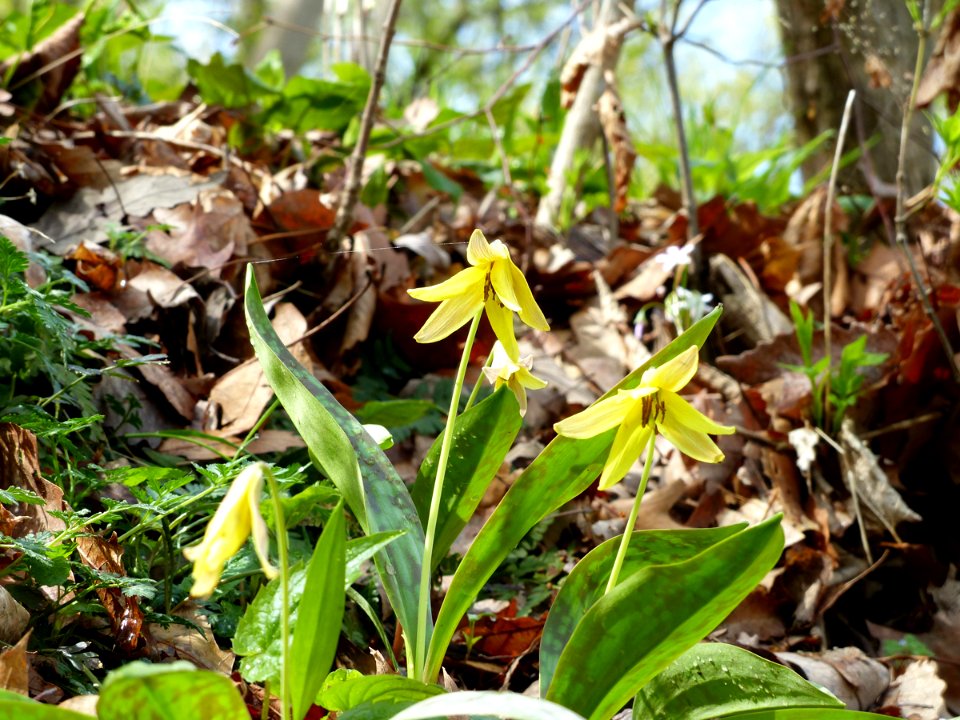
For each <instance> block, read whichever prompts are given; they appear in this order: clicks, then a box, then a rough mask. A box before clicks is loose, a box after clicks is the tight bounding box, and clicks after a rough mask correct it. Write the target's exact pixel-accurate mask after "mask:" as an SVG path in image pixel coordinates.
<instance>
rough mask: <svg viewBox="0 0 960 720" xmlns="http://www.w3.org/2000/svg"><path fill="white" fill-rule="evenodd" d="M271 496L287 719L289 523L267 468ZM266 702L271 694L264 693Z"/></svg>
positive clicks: (282, 691) (282, 712)
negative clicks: (277, 569)
mask: <svg viewBox="0 0 960 720" xmlns="http://www.w3.org/2000/svg"><path fill="white" fill-rule="evenodd" d="M264 474H265V475H266V476H267V484H268V485H269V487H270V497H271V498H273V517H274V522H275V523H276V531H277V554H278V555H279V558H278V562H279V565H280V720H287V717H288V714H287V710H288V709H289V708H290V563H289V558H288V557H287V523H286V521H285V520H284V519H283V503H282V502H281V498H280V486H279V485H278V484H277V479H276V478H275V477H274V476H273V472H271V471H270V470H269V469H266V468H265V472H264ZM264 702H269V696H267V695H266V694H264Z"/></svg>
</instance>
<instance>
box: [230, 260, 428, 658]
mask: <svg viewBox="0 0 960 720" xmlns="http://www.w3.org/2000/svg"><path fill="white" fill-rule="evenodd" d="M244 307H245V310H246V316H247V325H248V326H249V328H250V339H251V342H252V343H253V346H254V349H255V350H256V354H257V358H258V359H259V360H260V363H261V365H262V367H263V371H264V374H265V375H266V377H267V381H268V382H269V383H270V386H271V387H272V388H273V390H274V392H275V393H276V394H277V398H278V399H279V400H280V402H281V403H282V404H283V406H284V408H285V409H286V411H287V414H288V415H289V416H290V419H291V421H292V422H293V424H294V426H295V427H296V428H297V431H298V432H299V433H300V435H301V437H303V440H304V442H305V443H306V444H307V448H308V449H309V451H310V453H311V458H312V459H313V461H314V462H315V463H316V464H317V466H318V467H319V468H320V469H321V470H322V471H323V472H324V474H326V475H327V477H329V478H330V479H331V481H332V482H333V484H334V485H336V487H337V489H338V490H339V491H340V493H341V494H342V495H343V497H344V499H345V500H346V502H347V505H348V506H349V508H350V511H351V512H352V513H353V515H354V517H356V518H357V520H358V521H359V523H360V526H361V527H362V528H363V530H364V532H365V533H366V534H368V535H371V534H374V533H379V532H403V533H404V534H403V535H402V536H400V537H398V538H396V539H395V540H394V541H393V542H391V543H390V544H389V545H388V546H387V547H386V548H385V549H384V550H383V552H381V553H378V555H377V557H376V563H377V570H378V572H379V574H380V579H381V580H382V582H383V585H384V590H385V591H386V594H387V597H388V598H389V599H390V604H391V606H392V607H393V610H394V612H395V613H396V614H397V618H398V619H399V621H400V624H401V625H402V627H403V628H404V634H405V636H406V640H407V648H408V653H409V652H410V649H412V648H415V647H417V637H416V633H417V602H418V598H419V596H420V566H421V563H422V558H423V529H422V526H421V524H420V519H419V518H418V517H417V511H416V508H415V507H414V505H413V501H412V500H411V499H410V493H409V492H408V491H407V487H406V485H404V483H403V480H402V479H401V478H400V476H399V475H398V474H397V471H396V469H395V468H394V467H393V465H392V464H391V462H390V461H389V460H388V459H387V457H386V455H384V454H383V451H382V450H381V449H380V447H379V446H378V445H377V444H376V443H375V442H374V441H373V440H372V439H371V438H370V437H369V435H367V433H366V432H365V431H364V429H363V426H362V425H361V424H360V423H359V422H358V421H357V419H356V418H355V417H353V415H351V414H350V413H349V412H347V410H346V409H345V408H344V407H343V406H342V405H340V403H339V402H337V400H336V398H334V397H333V395H332V394H331V393H330V391H329V390H327V389H326V388H325V387H324V386H323V384H322V383H321V382H320V381H318V380H317V379H316V378H315V377H314V376H313V375H312V374H310V373H309V372H307V370H306V369H305V368H304V367H303V366H302V365H300V363H298V362H297V360H296V359H295V358H294V357H293V355H291V354H290V351H289V350H288V349H287V348H286V347H285V346H284V344H283V343H282V342H281V340H280V338H279V337H277V334H276V332H274V330H273V327H272V326H271V325H270V321H269V319H268V318H267V314H266V312H265V311H264V309H263V302H262V301H261V299H260V292H259V290H258V289H257V283H256V278H255V276H254V273H253V266H252V265H250V266H248V267H247V278H246V285H245V297H244ZM358 459H359V462H358ZM361 468H362V473H361ZM426 632H427V633H428V634H429V633H430V632H431V628H430V627H429V626H428V628H427V630H426ZM415 665H416V663H414V664H413V665H411V667H412V666H415Z"/></svg>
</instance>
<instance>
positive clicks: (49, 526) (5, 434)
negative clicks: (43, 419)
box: [0, 423, 69, 537]
mask: <svg viewBox="0 0 960 720" xmlns="http://www.w3.org/2000/svg"><path fill="white" fill-rule="evenodd" d="M11 487H18V488H22V489H24V490H29V491H31V492H33V493H35V494H37V495H39V496H40V497H41V498H43V504H42V505H31V504H27V503H20V504H19V505H17V506H16V508H15V509H14V511H13V514H12V517H8V516H5V517H4V521H3V523H2V528H3V533H4V534H5V535H10V536H12V537H23V536H24V535H27V534H29V533H40V532H43V531H44V530H51V531H53V532H57V531H59V530H63V529H64V528H65V527H66V524H65V523H64V522H63V520H61V519H59V518H57V517H54V516H53V515H51V514H50V511H59V512H62V511H65V510H69V507H68V506H67V504H66V502H64V500H63V490H62V489H61V488H60V487H58V486H57V485H54V484H53V483H52V482H48V481H47V480H44V479H43V476H42V475H41V474H40V460H39V457H38V455H37V436H36V435H34V434H33V433H32V432H30V431H29V430H24V429H23V428H22V427H20V426H19V425H14V424H13V423H0V489H7V488H11ZM0 507H2V509H3V510H4V514H5V515H6V514H9V513H10V511H8V510H6V507H3V506H0Z"/></svg>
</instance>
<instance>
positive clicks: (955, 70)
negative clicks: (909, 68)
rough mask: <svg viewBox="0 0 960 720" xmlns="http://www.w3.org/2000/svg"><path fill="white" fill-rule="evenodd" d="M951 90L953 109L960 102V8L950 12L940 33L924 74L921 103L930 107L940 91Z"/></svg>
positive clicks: (950, 103) (949, 95) (950, 97)
mask: <svg viewBox="0 0 960 720" xmlns="http://www.w3.org/2000/svg"><path fill="white" fill-rule="evenodd" d="M940 93H946V94H947V106H948V107H949V108H950V112H954V111H955V110H956V109H957V105H958V104H960V10H953V11H952V12H951V13H950V14H949V15H947V19H946V21H945V22H944V23H943V27H941V28H940V35H939V36H938V37H937V44H936V47H934V49H933V55H931V56H930V60H929V61H928V62H927V67H926V69H925V70H924V71H923V75H922V76H921V78H920V87H919V88H918V89H917V107H919V108H923V107H927V106H928V105H929V104H930V103H932V102H933V101H934V99H935V98H936V97H937V96H938V95H939V94H940Z"/></svg>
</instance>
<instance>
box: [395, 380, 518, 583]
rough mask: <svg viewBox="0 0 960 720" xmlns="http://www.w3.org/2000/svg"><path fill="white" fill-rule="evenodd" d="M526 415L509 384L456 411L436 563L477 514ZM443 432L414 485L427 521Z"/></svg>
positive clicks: (422, 518) (416, 502)
mask: <svg viewBox="0 0 960 720" xmlns="http://www.w3.org/2000/svg"><path fill="white" fill-rule="evenodd" d="M522 423H523V419H522V418H521V417H520V406H519V405H518V404H517V399H516V397H514V395H513V393H512V392H511V391H510V390H509V389H508V388H507V387H501V388H500V389H499V390H497V391H496V392H494V393H493V395H490V396H489V397H487V398H485V399H484V400H483V401H481V402H479V403H477V404H476V405H474V406H473V407H472V408H470V409H469V410H467V411H466V412H465V413H463V414H462V415H460V416H459V417H457V419H456V422H455V424H454V428H453V445H452V447H451V450H450V458H449V461H448V465H447V475H446V480H445V481H444V484H443V494H442V495H441V496H440V513H439V515H438V521H437V535H436V540H435V541H434V553H433V564H434V568H436V566H437V565H439V564H440V561H441V560H443V558H444V556H445V555H446V554H447V551H448V550H449V549H450V546H451V545H453V541H454V540H456V539H457V535H459V534H460V531H461V530H463V528H464V527H465V526H466V524H467V523H468V522H469V521H470V518H472V517H473V513H474V511H475V510H476V509H477V506H478V505H479V504H480V501H481V500H483V495H484V493H485V492H486V491H487V488H488V487H489V486H490V482H491V481H492V480H493V478H494V477H495V476H496V474H497V471H498V470H499V469H500V466H501V465H502V464H503V459H504V458H505V457H506V456H507V453H508V452H509V451H510V448H511V446H512V445H513V441H514V440H516V438H517V433H518V432H520V426H521V424H522ZM442 442H443V436H442V435H441V436H440V437H438V438H437V439H436V441H435V442H434V443H433V446H432V447H431V448H430V451H429V452H428V453H427V456H426V457H425V458H424V460H423V463H422V464H421V465H420V471H419V472H418V473H417V479H416V481H415V482H414V484H413V487H412V488H411V490H410V494H411V496H412V497H413V503H414V505H416V506H417V512H418V513H419V514H420V522H422V523H423V524H424V525H425V524H426V522H427V514H428V513H429V511H430V499H431V497H432V495H433V484H434V479H435V478H436V474H437V464H438V462H439V460H440V445H441V444H442Z"/></svg>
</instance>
